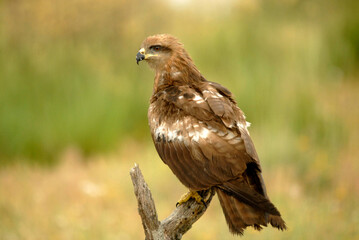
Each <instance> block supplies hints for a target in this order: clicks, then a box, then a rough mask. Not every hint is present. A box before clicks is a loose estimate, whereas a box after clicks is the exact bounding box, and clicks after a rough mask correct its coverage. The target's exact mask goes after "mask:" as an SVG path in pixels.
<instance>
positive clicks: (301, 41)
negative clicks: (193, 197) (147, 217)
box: [0, 0, 359, 239]
mask: <svg viewBox="0 0 359 240" xmlns="http://www.w3.org/2000/svg"><path fill="white" fill-rule="evenodd" d="M170 2H171V1H169V2H168V1H160V0H157V1H151V2H150V1H149V2H144V1H140V0H134V1H124V0H118V1H114V0H104V1H96V0H85V1H79V0H76V1H55V0H50V1H49V0H46V1H45V0H35V1H31V3H30V2H28V1H25V0H19V1H10V0H3V1H0V189H1V190H0V196H2V197H0V239H42V238H43V239H47V238H48V237H50V236H51V238H52V239H92V238H94V236H96V238H99V239H114V238H119V239H137V238H140V237H142V236H143V235H142V232H141V231H142V230H141V231H139V229H141V226H140V224H139V218H138V217H137V216H136V213H135V212H136V207H135V205H134V199H133V196H132V189H131V183H130V182H129V178H128V174H127V173H128V169H129V167H130V166H131V165H132V163H133V162H134V161H137V162H140V163H141V166H146V168H147V169H146V170H147V172H145V177H146V178H147V179H148V180H149V182H150V184H152V186H153V188H156V189H155V190H154V191H155V192H154V194H155V199H156V201H158V203H157V204H158V205H159V206H157V207H158V208H160V212H161V210H162V211H164V213H162V214H163V215H162V217H164V216H165V213H168V212H169V211H170V209H172V207H173V206H172V205H173V203H174V202H175V201H176V199H177V198H178V196H179V195H180V194H181V193H179V192H176V191H177V190H178V188H180V184H179V183H178V181H177V180H176V179H175V178H174V177H172V176H171V173H170V172H169V171H168V169H167V168H166V166H164V165H163V164H162V163H161V161H160V160H159V158H158V157H157V155H156V153H155V152H154V150H153V147H152V143H151V140H150V137H149V131H148V126H147V117H146V114H147V106H148V99H149V97H150V95H151V93H152V80H153V73H152V72H151V71H150V70H149V68H148V67H147V66H144V65H143V66H142V63H141V66H140V67H138V66H137V65H136V63H135V54H136V52H137V51H138V48H139V45H140V43H141V41H142V40H143V39H144V38H145V37H146V36H148V35H150V34H155V33H163V32H166V33H171V34H173V35H175V36H177V37H178V38H179V39H181V40H182V42H183V43H184V44H185V47H186V49H187V50H188V52H189V53H190V55H191V56H192V58H193V59H194V61H195V63H196V64H197V66H198V68H199V69H200V70H201V72H202V73H203V75H204V76H205V77H206V78H207V79H208V80H210V81H215V82H219V83H221V84H223V85H224V86H226V87H228V88H229V89H230V90H231V91H232V92H233V93H234V95H235V98H236V100H237V101H238V103H239V106H240V107H241V108H242V110H243V111H244V112H245V113H246V115H247V119H248V121H250V122H252V123H253V124H252V127H251V129H250V131H251V135H252V137H253V139H254V142H255V145H256V147H257V150H258V153H259V156H260V158H261V159H262V164H263V168H264V177H265V179H266V181H267V182H268V185H269V187H268V188H269V192H270V195H271V197H272V199H273V202H275V203H278V204H277V205H278V208H279V209H280V210H281V211H282V212H283V215H284V218H285V219H286V220H287V222H288V225H289V228H290V230H289V231H288V232H286V233H277V232H275V230H265V231H263V232H262V233H260V234H257V233H254V232H253V231H249V236H253V238H256V239H257V238H258V239H272V238H273V239H320V238H324V237H325V238H326V239H354V238H355V237H358V235H359V232H358V230H356V229H357V227H356V226H357V224H358V223H359V222H358V219H359V212H358V207H355V204H354V201H355V199H358V197H359V185H358V183H359V177H358V175H357V171H355V169H358V168H359V164H358V161H357V159H358V157H359V150H358V147H357V145H358V144H357V143H358V141H359V127H358V122H359V110H358V102H359V82H358V78H359V71H358V70H359V31H358V28H359V15H358V14H357V13H358V9H359V3H358V2H357V1H350V0H344V1H334V0H329V1H324V0H316V1H296V0H293V1H281V0H270V1H251V0H243V1H238V3H236V1H228V3H225V2H224V1H222V2H221V3H220V4H219V3H215V2H212V1H211V2H209V3H207V2H206V4H199V3H191V4H189V5H186V4H183V5H181V4H179V5H175V4H172V3H170ZM172 2H177V1H172ZM69 149H78V151H79V152H80V153H79V154H78V155H76V156H75V157H70V158H71V159H72V158H74V159H75V161H76V164H75V165H76V166H77V167H75V168H74V169H72V167H71V166H72V165H71V166H70V165H68V164H67V162H68V161H67V160H68V158H69V157H68V155H67V154H64V153H66V152H68V151H69ZM119 149H120V150H119ZM118 151H120V152H121V153H120V154H118V153H117V152H118ZM132 151H135V152H138V154H137V155H135V156H134V155H133V154H132V153H131V152H132ZM70 152H71V151H70ZM94 156H96V157H94ZM77 161H78V162H77ZM116 161H118V163H116ZM63 162H65V163H63ZM148 162H151V163H152V162H153V166H151V165H150V164H149V163H148ZM66 164H67V165H66ZM33 165H40V166H33ZM48 165H50V166H48ZM151 168H153V169H152V170H151ZM156 169H161V170H160V173H161V179H158V176H159V174H155V173H154V172H153V171H155V170H156ZM77 173H79V174H80V176H77ZM118 175H120V176H118ZM54 176H56V177H54ZM111 176H112V177H113V178H111ZM147 176H148V177H147ZM162 177H163V178H165V179H168V181H163V180H162ZM48 179H49V181H48ZM88 179H90V180H91V181H94V182H95V183H96V182H97V181H99V182H100V185H101V184H103V185H104V186H105V187H104V188H106V186H107V188H108V189H110V188H111V189H110V190H111V191H110V190H108V192H107V193H104V194H103V195H101V196H99V198H96V199H97V200H96V201H92V202H91V201H90V203H89V205H88V206H87V205H86V202H87V201H88V199H87V198H86V197H83V196H82V195H81V194H80V195H81V196H80V195H78V194H79V193H77V191H80V192H81V191H82V190H78V189H82V187H80V188H78V187H77V185H76V184H75V185H74V186H72V185H71V184H69V183H68V182H67V181H70V182H71V181H74V182H76V181H80V182H81V181H85V182H86V181H87V180H88ZM124 179H126V181H124ZM119 181H121V182H123V185H121V186H120V188H121V189H122V190H121V191H120V193H115V192H116V191H119V189H118V187H117V186H116V184H117V183H118V182H119ZM167 182H168V183H167ZM64 183H65V186H67V187H68V189H67V190H66V191H65V190H64V191H65V192H66V194H68V195H69V196H70V197H69V198H65V197H61V196H62V192H63V191H62V190H59V192H57V191H56V190H54V189H57V188H58V187H60V186H61V185H62V184H64ZM81 184H82V183H81ZM85 185H86V184H85ZM90 185H91V184H90ZM163 185H164V186H163ZM173 185H175V186H176V187H174V188H176V191H175V192H173V190H172V188H173V187H172V186H173ZM81 186H82V185H81ZM162 186H163V188H164V189H162ZM38 188H40V189H42V190H39V189H38ZM85 188H86V187H85ZM90 188H91V187H90ZM8 189H12V191H10V194H7V193H8V192H7V191H8ZM16 189H17V190H16ZM60 189H62V188H61V187H60ZM162 190H163V191H162ZM36 191H38V194H39V195H41V196H42V197H41V196H40V197H39V198H40V200H36V199H37V197H36V196H37V195H36V196H35V197H34V196H32V193H33V192H36ZM84 191H85V195H86V194H87V193H86V191H87V190H84ZM180 191H184V189H183V188H181V190H180ZM117 194H120V195H121V196H119V195H117ZM170 194H172V195H171V201H168V198H167V196H168V195H170ZM5 195H6V196H5ZM90 195H91V194H90ZM156 195H157V197H156ZM4 196H5V197H4ZM32 197H34V199H33V200H30V201H29V202H30V204H32V206H34V208H28V203H29V202H28V201H27V200H26V201H25V199H28V198H31V199H32ZM90 197H91V196H90ZM35 198H36V199H35ZM41 199H42V200H41ZM54 199H60V200H56V201H55V200H54ZM61 199H62V200H61ZM98 199H100V200H98ZM52 200H54V201H52ZM33 201H34V202H33ZM37 201H38V202H37ZM118 201H120V202H121V204H120V206H123V207H124V208H127V207H126V206H125V205H126V204H127V205H129V206H131V208H132V209H131V210H129V212H128V213H125V212H124V213H121V214H120V217H121V218H129V219H130V222H131V223H133V224H134V225H133V227H129V226H128V224H127V225H126V224H124V223H122V222H121V221H120V222H118V220H114V219H116V215H113V213H112V214H111V211H112V210H111V209H112V207H113V206H116V205H117V204H118ZM75 202H79V203H83V204H84V205H86V206H87V207H90V208H91V207H93V208H94V210H93V211H94V212H102V211H104V214H102V215H101V216H100V217H99V219H98V220H96V222H94V221H92V220H93V219H94V218H96V217H95V213H92V212H90V214H89V215H88V213H84V212H82V211H85V210H86V209H87V208H83V206H78V205H76V204H75V205H74V203H75ZM92 203H93V204H94V205H91V204H92ZM37 204H38V205H37ZM44 204H45V205H46V206H44ZM171 204H172V205H171ZM67 205H69V206H77V207H78V208H77V209H72V208H66V206H67ZM42 206H44V208H41V207H42ZM215 206H217V207H215ZM215 206H214V207H213V210H212V212H209V213H208V216H212V218H210V217H206V216H205V217H203V219H201V220H200V222H199V223H198V228H197V226H196V225H195V226H194V228H193V229H192V230H191V232H190V234H192V235H189V236H187V239H221V236H225V238H223V239H229V238H230V235H229V233H228V230H227V228H226V226H225V223H224V218H223V217H222V216H220V215H221V213H220V209H219V208H218V204H217V205H215ZM115 209H116V210H115V211H117V212H121V211H122V208H121V207H118V206H117V207H116V208H115ZM36 211H39V212H41V214H37V212H36ZM63 211H64V212H63ZM73 211H74V212H76V211H78V212H76V213H77V214H79V215H76V214H75V215H73V214H74V212H73ZM60 213H61V214H60ZM91 214H94V215H93V216H92V215H91ZM206 214H207V213H206ZM130 215H131V217H129V216H130ZM132 215H133V216H132ZM49 216H55V218H54V219H52V220H53V221H55V222H51V221H50V222H46V221H44V220H43V219H44V218H47V217H49ZM58 216H59V218H57V217H58ZM84 216H85V217H88V218H90V219H87V220H86V221H87V223H83V221H85V220H84V218H83V217H84ZM213 218H214V219H213ZM215 219H221V220H218V221H221V223H218V222H217V221H215ZM90 220H91V221H90ZM31 221H35V223H34V224H33V225H32V224H31ZM201 221H202V223H201ZM64 222H65V223H66V224H67V225H69V226H74V229H72V230H71V231H70V230H68V232H66V231H63V229H65V228H66V229H67V227H66V226H67V225H66V224H65V223H64ZM107 223H109V224H107ZM61 224H62V225H61ZM64 224H65V225H64ZM81 224H85V225H84V226H85V227H84V226H83V225H81ZM86 224H87V225H86ZM92 224H95V225H96V226H97V227H95V228H94V227H93V226H92ZM111 224H114V225H116V226H119V227H118V229H116V227H114V226H113V225H111ZM201 224H202V225H201ZM86 226H87V227H86ZM88 226H91V227H88ZM108 226H113V227H111V229H109V227H108ZM206 227H207V228H206ZM198 229H203V231H205V232H208V233H211V234H212V235H205V236H204V235H200V231H199V230H198ZM117 230H118V231H120V233H118V231H117ZM59 232H61V234H64V235H61V234H59ZM116 232H117V233H116ZM140 233H141V234H140ZM66 234H67V235H66ZM54 236H55V237H54ZM211 236H212V237H211ZM213 236H215V237H214V238H213ZM249 236H248V237H249ZM249 238H250V237H249ZM233 239H234V238H233Z"/></svg>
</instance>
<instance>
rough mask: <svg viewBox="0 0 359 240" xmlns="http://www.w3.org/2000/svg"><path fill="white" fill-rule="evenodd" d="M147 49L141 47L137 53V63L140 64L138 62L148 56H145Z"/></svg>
mask: <svg viewBox="0 0 359 240" xmlns="http://www.w3.org/2000/svg"><path fill="white" fill-rule="evenodd" d="M145 53H146V52H145V49H144V48H141V49H140V50H139V51H138V53H137V54H136V63H137V65H138V62H140V61H142V60H144V59H145V58H146V56H145Z"/></svg>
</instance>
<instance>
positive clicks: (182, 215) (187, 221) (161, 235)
mask: <svg viewBox="0 0 359 240" xmlns="http://www.w3.org/2000/svg"><path fill="white" fill-rule="evenodd" d="M130 175H131V179H132V183H133V187H134V191H135V195H136V198H137V202H138V212H139V214H140V216H141V220H142V225H143V228H144V230H145V236H146V240H179V239H181V238H182V236H183V234H185V233H186V232H187V231H188V230H189V229H190V228H191V227H192V225H193V224H194V223H195V222H196V221H197V220H198V219H199V218H200V217H201V216H202V215H203V214H204V212H205V211H206V209H207V207H208V206H209V204H210V202H211V200H212V197H213V195H214V191H213V190H206V191H201V192H199V194H200V195H201V196H202V197H203V199H205V200H204V201H205V205H204V204H203V203H197V202H196V201H195V200H193V199H190V200H189V201H187V202H186V203H183V204H181V205H179V206H178V207H177V208H176V209H175V210H174V211H173V212H172V213H171V214H170V215H169V216H168V217H167V218H166V219H164V220H163V221H161V222H160V221H159V220H158V216H157V211H156V206H155V203H154V201H153V198H152V194H151V191H150V189H149V188H148V185H147V183H146V182H145V180H144V178H143V175H142V172H141V170H140V168H139V167H138V165H137V164H135V167H133V168H132V169H131V171H130Z"/></svg>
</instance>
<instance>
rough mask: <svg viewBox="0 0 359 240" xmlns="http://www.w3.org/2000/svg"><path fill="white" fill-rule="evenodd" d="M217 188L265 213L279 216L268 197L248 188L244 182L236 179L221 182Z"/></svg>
mask: <svg viewBox="0 0 359 240" xmlns="http://www.w3.org/2000/svg"><path fill="white" fill-rule="evenodd" d="M219 188H220V189H222V190H223V191H225V192H227V194H229V195H233V196H234V197H235V198H237V199H238V200H239V201H241V202H243V203H246V204H248V205H250V206H252V207H253V208H255V209H257V208H258V209H261V210H263V211H265V212H267V213H270V214H273V215H277V216H280V213H279V211H278V210H277V208H276V207H275V206H274V205H273V203H271V202H270V201H269V199H268V198H266V197H265V196H263V195H261V194H260V193H258V192H256V191H255V190H253V189H252V188H250V187H249V186H248V185H247V184H246V183H243V182H241V181H239V180H236V181H232V182H226V183H223V185H221V186H219Z"/></svg>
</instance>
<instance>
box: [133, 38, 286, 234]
mask: <svg viewBox="0 0 359 240" xmlns="http://www.w3.org/2000/svg"><path fill="white" fill-rule="evenodd" d="M136 60H137V63H138V62H139V61H142V60H146V61H147V62H148V64H149V65H150V67H151V68H153V69H154V70H155V72H156V73H155V74H156V75H155V81H154V86H153V95H152V97H151V100H150V107H149V110H148V119H149V125H150V129H151V135H152V138H153V142H154V144H155V147H156V150H157V152H158V154H159V155H160V157H161V159H162V160H163V162H164V163H166V164H167V165H168V166H169V167H170V169H171V170H172V172H173V173H174V174H175V175H176V176H177V177H178V179H179V180H180V181H181V182H182V183H183V184H184V185H185V186H187V187H188V188H189V189H191V190H195V191H199V190H204V189H208V188H211V187H214V188H215V189H216V192H217V194H218V198H219V201H220V203H221V206H222V209H223V213H224V215H225V218H226V221H227V223H228V225H229V229H230V231H231V232H232V233H234V234H242V233H243V230H244V229H245V228H246V227H247V226H253V227H254V228H255V229H257V230H260V229H261V228H262V227H261V226H267V224H268V223H270V224H271V225H272V226H273V227H276V228H278V229H281V230H283V229H286V225H285V223H284V221H283V219H282V218H281V216H280V213H279V211H278V210H277V209H276V207H275V206H274V205H273V204H272V203H271V202H270V200H269V198H268V196H267V193H266V189H265V185H264V182H263V178H262V175H261V167H260V163H259V158H258V155H257V152H256V150H255V148H254V145H253V142H252V140H251V138H250V136H249V132H248V130H247V126H248V123H247V122H246V120H245V116H244V114H243V112H242V111H241V110H240V109H239V108H238V107H237V104H236V102H235V100H234V99H233V98H232V94H231V92H230V91H229V90H227V89H226V88H224V87H223V86H221V85H220V84H218V83H214V82H209V81H207V80H206V79H205V78H204V77H203V76H202V75H201V73H200V72H199V70H198V69H197V68H196V66H195V65H194V63H193V61H192V59H191V58H190V57H189V55H188V54H187V52H186V51H185V49H184V47H183V45H182V44H181V43H180V42H179V41H178V40H177V39H176V38H175V37H173V36H171V35H167V34H161V35H155V36H150V37H148V38H146V39H145V40H144V41H143V43H142V45H141V49H140V51H139V52H138V53H137V56H136Z"/></svg>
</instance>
